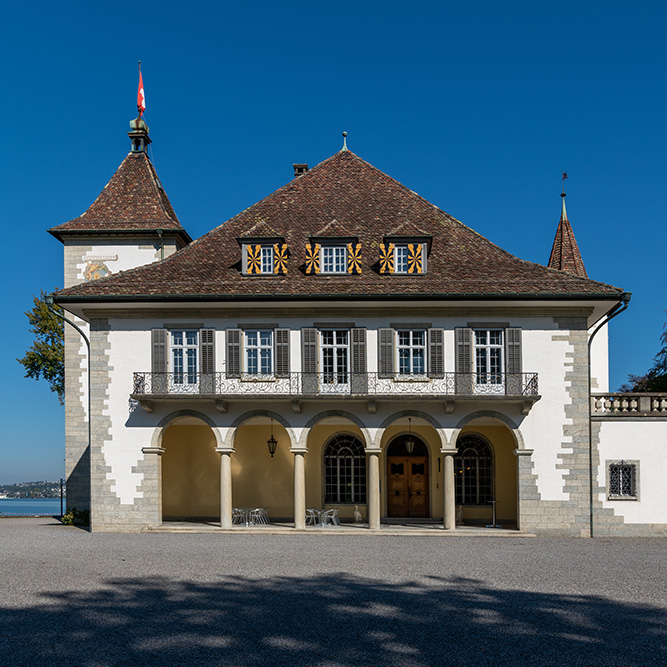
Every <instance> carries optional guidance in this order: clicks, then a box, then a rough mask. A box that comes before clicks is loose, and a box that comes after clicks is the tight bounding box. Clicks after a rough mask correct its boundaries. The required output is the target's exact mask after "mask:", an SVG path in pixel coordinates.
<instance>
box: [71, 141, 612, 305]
mask: <svg viewBox="0 0 667 667" xmlns="http://www.w3.org/2000/svg"><path fill="white" fill-rule="evenodd" d="M334 221H335V222H334ZM262 222H264V223H266V225H267V226H268V227H270V229H271V232H272V234H276V235H279V236H281V237H282V238H284V242H285V244H286V245H287V247H288V251H289V260H288V266H287V273H286V275H272V276H270V277H267V276H252V275H244V274H243V272H242V270H241V251H240V249H239V245H238V242H237V239H238V238H239V237H243V236H244V234H245V233H247V232H248V231H249V230H252V229H253V228H254V229H257V228H258V226H259V223H262ZM328 225H331V228H334V227H335V230H336V236H337V237H339V236H341V235H342V234H345V236H347V237H354V238H355V239H357V242H358V243H359V246H360V257H361V260H360V262H361V273H360V274H359V275H348V274H340V275H309V274H308V273H307V272H306V270H305V268H304V267H305V266H306V259H307V245H308V244H310V243H311V242H312V241H311V239H312V237H313V236H315V235H317V233H318V232H321V231H322V230H323V229H325V228H327V226H328ZM392 230H397V231H398V232H399V233H400V234H401V235H402V233H403V230H405V232H406V233H407V234H408V235H409V236H413V235H414V234H416V233H417V232H419V236H422V235H423V236H425V237H426V236H427V237H429V238H430V239H432V241H431V244H430V251H429V253H428V267H427V271H426V273H425V275H421V276H414V275H399V274H393V275H385V274H383V273H382V272H381V271H380V270H379V268H378V265H379V259H380V256H379V253H380V244H382V243H383V241H384V237H385V236H386V235H387V234H388V233H389V232H391V231H392ZM620 293H621V290H619V289H618V288H616V287H612V286H610V285H606V284H604V283H599V282H595V281H592V280H589V279H587V278H584V277H580V276H578V275H572V274H569V273H564V272H561V271H554V270H553V269H550V268H547V267H545V266H542V265H540V264H535V263H532V262H526V261H523V260H521V259H518V258H517V257H514V256H513V255H511V254H509V253H508V252H506V251H504V250H502V249H501V248H499V247H498V246H496V245H495V244H493V243H491V242H490V241H488V240H487V239H485V238H484V237H483V236H481V235H480V234H477V233H476V232H474V231H473V230H472V229H470V228H469V227H467V226H466V225H464V224H463V223H461V222H459V221H458V220H456V219H455V218H453V217H452V216H450V215H448V214H447V213H445V212H444V211H442V210H440V209H439V208H437V207H436V206H434V205H433V204H431V203H429V202H428V201H426V200H425V199H423V198H422V197H420V196H419V195H417V194H416V193H415V192H413V191H412V190H409V189H408V188H407V187H405V186H404V185H401V184H400V183H398V182H397V181H395V180H394V179H393V178H391V177H390V176H388V175H387V174H384V173H383V172H381V171H380V170H379V169H376V168H375V167H373V166H372V165H370V164H369V163H368V162H366V161H364V160H362V159H361V158H360V157H358V156H357V155H355V154H354V153H352V152H351V151H349V150H341V151H340V152H338V153H336V154H335V155H333V156H332V157H330V158H328V159H327V160H325V161H324V162H322V163H320V164H319V165H317V166H316V167H314V168H313V169H311V170H310V171H308V172H306V173H304V174H302V175H300V176H298V177H297V178H295V179H294V180H292V181H290V182H289V183H288V184H287V185H285V186H283V187H282V188H280V189H278V190H276V191H275V192H274V193H272V194H270V195H269V196H268V197H266V198H265V199H263V200H261V201H260V202H258V203H256V204H254V205H253V206H251V207H249V208H248V209H246V210H245V211H243V212H241V213H239V214H238V215H236V216H235V217H233V218H232V219H230V220H229V221H227V222H225V223H224V224H222V225H220V226H219V227H216V228H215V229H213V230H212V231H211V232H209V233H208V234H205V235H204V236H202V237H201V238H199V239H197V240H196V241H194V242H193V243H191V244H190V245H188V246H186V247H185V248H183V249H182V250H180V251H178V252H176V253H174V254H173V255H171V256H170V257H168V258H166V259H165V260H164V261H163V262H158V263H155V264H150V265H147V266H143V267H139V268H136V269H130V270H128V271H123V272H119V273H117V274H114V275H113V276H109V277H107V278H101V279H99V280H95V281H92V282H89V283H85V284H81V285H77V286H74V287H70V288H68V289H66V290H64V291H62V292H60V293H59V297H58V300H59V301H61V300H62V302H64V301H70V302H74V301H77V300H82V301H96V300H99V301H105V300H109V299H114V300H117V299H121V300H122V299H123V298H127V299H129V300H134V299H138V298H141V299H147V300H153V299H155V300H158V301H165V300H166V301H169V300H176V301H184V300H188V299H194V300H202V299H203V300H213V301H215V300H219V301H231V300H233V301H241V300H244V299H249V300H252V299H265V300H274V299H278V300H281V299H282V300H291V301H294V300H312V299H321V298H327V299H330V298H334V297H335V298H337V299H342V300H362V299H388V298H391V299H400V298H410V299H434V298H438V299H446V298H452V299H475V298H494V299H497V298H501V299H505V298H528V299H538V298H540V299H541V298H559V299H562V298H574V297H576V296H582V297H584V298H585V297H588V298H593V297H595V298H598V297H600V296H602V298H618V295H619V294H620Z"/></svg>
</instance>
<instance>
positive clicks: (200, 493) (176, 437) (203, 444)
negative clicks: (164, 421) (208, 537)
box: [162, 416, 220, 521]
mask: <svg viewBox="0 0 667 667" xmlns="http://www.w3.org/2000/svg"><path fill="white" fill-rule="evenodd" d="M216 445H217V442H216V438H215V434H214V433H213V430H212V429H211V427H210V426H209V425H208V424H206V423H204V422H203V421H202V420H200V419H198V418H196V417H189V416H188V417H181V418H178V419H176V420H174V421H173V422H172V423H171V424H170V425H169V426H168V427H167V429H166V430H165V431H164V433H163V435H162V447H164V454H163V455H162V516H163V520H165V521H169V520H172V521H173V520H179V521H184V520H185V521H219V519H220V455H219V454H218V453H217V452H216V451H215V448H216Z"/></svg>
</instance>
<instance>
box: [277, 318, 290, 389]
mask: <svg viewBox="0 0 667 667" xmlns="http://www.w3.org/2000/svg"><path fill="white" fill-rule="evenodd" d="M289 331H290V330H289V329H276V330H275V332H274V335H275V343H274V347H275V350H276V377H279V378H287V377H289V372H290V368H289Z"/></svg>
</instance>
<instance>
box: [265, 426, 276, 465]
mask: <svg viewBox="0 0 667 667" xmlns="http://www.w3.org/2000/svg"><path fill="white" fill-rule="evenodd" d="M266 444H267V445H268V447H269V454H271V458H273V455H274V454H275V453H276V447H277V446H278V441H277V440H276V439H275V438H274V437H273V419H272V420H271V437H270V438H269V439H268V440H267V441H266Z"/></svg>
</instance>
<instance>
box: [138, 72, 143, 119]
mask: <svg viewBox="0 0 667 667" xmlns="http://www.w3.org/2000/svg"><path fill="white" fill-rule="evenodd" d="M137 62H138V63H139V82H140V83H141V60H139V61H137ZM137 111H138V112H139V118H141V117H142V116H143V113H144V112H143V111H142V109H141V107H140V106H139V104H137Z"/></svg>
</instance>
